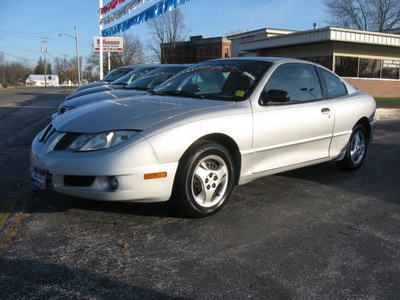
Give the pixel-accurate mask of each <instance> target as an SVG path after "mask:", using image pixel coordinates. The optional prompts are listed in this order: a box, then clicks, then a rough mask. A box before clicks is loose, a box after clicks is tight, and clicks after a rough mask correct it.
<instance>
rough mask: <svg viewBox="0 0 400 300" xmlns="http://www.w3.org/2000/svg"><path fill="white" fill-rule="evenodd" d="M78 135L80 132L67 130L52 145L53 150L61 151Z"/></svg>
mask: <svg viewBox="0 0 400 300" xmlns="http://www.w3.org/2000/svg"><path fill="white" fill-rule="evenodd" d="M79 135H80V133H73V132H67V133H65V134H64V136H63V137H62V138H61V139H60V140H59V141H58V143H57V144H56V146H55V147H54V151H62V150H65V149H67V147H68V146H69V145H70V144H71V143H72V142H73V141H74V140H75V139H76V138H77V137H78V136H79Z"/></svg>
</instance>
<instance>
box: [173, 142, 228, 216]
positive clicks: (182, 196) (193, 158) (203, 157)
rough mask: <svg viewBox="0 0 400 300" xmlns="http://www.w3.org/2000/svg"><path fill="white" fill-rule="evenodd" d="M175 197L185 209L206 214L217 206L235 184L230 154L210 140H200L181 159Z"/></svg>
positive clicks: (217, 207)
mask: <svg viewBox="0 0 400 300" xmlns="http://www.w3.org/2000/svg"><path fill="white" fill-rule="evenodd" d="M181 164H182V165H181V166H180V168H179V171H178V174H177V180H176V182H175V195H174V200H175V202H176V203H177V204H178V206H179V208H181V209H183V211H184V213H185V214H187V215H189V216H192V217H205V216H208V215H210V214H213V213H215V212H217V211H218V210H220V209H221V208H222V206H223V205H224V204H225V203H226V202H227V200H228V198H229V196H230V194H231V192H232V189H233V185H234V167H233V159H232V156H231V154H230V153H229V152H228V151H227V150H226V148H225V147H223V146H221V145H219V144H216V143H213V142H200V143H198V145H196V146H195V147H193V148H192V150H189V152H188V153H186V154H185V156H184V157H183V159H182V160H181Z"/></svg>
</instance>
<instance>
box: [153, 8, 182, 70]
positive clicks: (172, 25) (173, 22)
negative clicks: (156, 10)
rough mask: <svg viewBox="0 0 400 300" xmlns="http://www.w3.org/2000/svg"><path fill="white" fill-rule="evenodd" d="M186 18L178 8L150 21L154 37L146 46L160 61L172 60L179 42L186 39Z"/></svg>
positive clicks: (167, 61) (168, 61)
mask: <svg viewBox="0 0 400 300" xmlns="http://www.w3.org/2000/svg"><path fill="white" fill-rule="evenodd" d="M184 19H185V18H184V15H183V13H182V12H181V10H180V9H179V8H177V9H175V10H173V11H169V12H167V13H165V14H163V15H161V16H160V17H157V18H155V19H152V20H151V21H149V22H148V29H149V33H150V35H151V37H152V39H151V40H149V41H147V42H146V46H147V47H148V49H149V50H150V51H151V52H152V53H153V54H154V55H155V57H156V59H157V60H158V61H159V62H161V63H163V64H165V63H170V62H172V58H173V56H174V53H175V48H176V46H177V44H178V42H180V41H184V40H185V38H186V36H187V34H188V30H187V29H186V25H185V23H184Z"/></svg>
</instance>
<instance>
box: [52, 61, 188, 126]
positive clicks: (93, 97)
mask: <svg viewBox="0 0 400 300" xmlns="http://www.w3.org/2000/svg"><path fill="white" fill-rule="evenodd" d="M191 65H192V64H182V65H164V66H163V67H159V68H157V69H154V70H152V71H150V72H148V73H146V74H145V75H143V76H140V77H139V78H137V79H136V80H134V81H133V82H131V83H130V84H129V85H127V86H123V87H121V88H120V89H114V90H109V91H105V92H98V93H92V94H88V95H82V96H80V97H76V98H74V99H71V100H66V101H64V102H63V103H61V105H60V106H59V108H58V111H57V112H56V113H54V114H53V116H52V119H55V118H57V117H58V116H60V115H62V114H63V113H65V112H67V111H70V110H71V109H74V108H76V107H79V106H82V105H85V104H88V103H92V102H95V101H101V100H109V99H119V98H127V97H132V96H138V95H144V94H146V93H147V92H148V91H149V90H150V89H153V88H155V87H156V86H158V85H159V84H161V83H163V82H164V81H165V80H167V79H169V78H170V77H172V76H173V75H175V74H176V73H179V72H180V71H183V70H184V69H186V68H188V67H190V66H191ZM128 74H129V73H128ZM125 76H126V75H125ZM104 87H107V86H104ZM99 88H100V87H99ZM85 91H86V90H84V91H82V92H85Z"/></svg>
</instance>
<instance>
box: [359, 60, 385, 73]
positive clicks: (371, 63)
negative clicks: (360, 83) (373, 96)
mask: <svg viewBox="0 0 400 300" xmlns="http://www.w3.org/2000/svg"><path fill="white" fill-rule="evenodd" d="M359 74H360V77H361V78H380V77H381V60H380V59H368V58H360V72H359Z"/></svg>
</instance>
